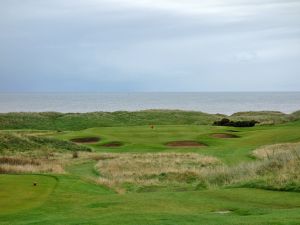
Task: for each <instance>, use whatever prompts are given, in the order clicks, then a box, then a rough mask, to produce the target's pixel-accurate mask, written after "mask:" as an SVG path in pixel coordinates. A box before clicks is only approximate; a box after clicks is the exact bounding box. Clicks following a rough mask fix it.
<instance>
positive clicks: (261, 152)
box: [252, 142, 300, 159]
mask: <svg viewBox="0 0 300 225" xmlns="http://www.w3.org/2000/svg"><path fill="white" fill-rule="evenodd" d="M298 149H300V142H299V143H284V144H274V145H266V146H262V147H260V148H258V149H256V150H254V151H253V152H252V155H253V156H254V157H255V158H258V159H265V158H272V157H273V156H274V155H277V154H281V153H285V152H290V151H297V150H298Z"/></svg>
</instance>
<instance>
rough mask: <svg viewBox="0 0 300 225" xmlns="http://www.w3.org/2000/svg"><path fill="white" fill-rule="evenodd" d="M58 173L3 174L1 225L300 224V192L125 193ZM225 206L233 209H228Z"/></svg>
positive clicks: (1, 181)
mask: <svg viewBox="0 0 300 225" xmlns="http://www.w3.org/2000/svg"><path fill="white" fill-rule="evenodd" d="M56 177H57V182H56V181H55V179H51V178H47V177H45V176H36V175H33V176H29V175H22V176H20V175H1V176H0V185H1V188H0V190H1V191H0V195H1V199H2V200H1V201H2V202H1V206H0V207H1V211H0V218H1V225H12V224H13V225H21V224H22V225H24V224H44V225H48V224H49V225H61V224H64V225H71V224H89V225H96V224H101V225H109V224H122V225H149V224H151V225H173V224H183V225H191V224H197V225H207V224H208V225H210V224H211V225H215V224H222V225H229V224H230V225H237V224H239V225H240V224H243V225H280V224H292V225H296V224H298V222H299V212H300V209H299V207H300V205H299V202H300V201H299V200H300V196H299V194H298V193H292V192H290V193H288V192H274V191H267V190H257V189H248V188H234V189H215V190H205V191H185V192H147V193H130V194H123V195H120V194H116V193H113V192H111V191H109V190H107V189H104V188H101V187H99V186H98V185H95V184H92V183H87V182H83V181H82V180H80V179H78V178H77V177H72V176H67V175H63V176H56ZM33 181H35V182H37V183H38V184H40V186H37V188H40V189H35V188H36V187H33V186H32V182H33ZM13 187H17V188H13ZM2 190H4V191H2ZM27 193H28V194H27ZM16 194H17V196H16ZM18 196H19V197H18ZM3 200H4V201H3ZM224 211H225V212H228V213H225V214H223V213H222V212H224Z"/></svg>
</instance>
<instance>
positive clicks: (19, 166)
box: [0, 156, 64, 174]
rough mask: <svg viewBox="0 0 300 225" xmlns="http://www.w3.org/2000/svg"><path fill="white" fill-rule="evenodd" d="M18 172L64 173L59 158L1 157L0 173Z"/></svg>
mask: <svg viewBox="0 0 300 225" xmlns="http://www.w3.org/2000/svg"><path fill="white" fill-rule="evenodd" d="M10 173H13V174H16V173H56V174H60V173H64V169H63V167H62V165H61V164H60V163H59V162H58V161H57V160H49V159H44V160H42V159H32V158H28V157H21V156H15V157H7V156H6V157H0V174H10Z"/></svg>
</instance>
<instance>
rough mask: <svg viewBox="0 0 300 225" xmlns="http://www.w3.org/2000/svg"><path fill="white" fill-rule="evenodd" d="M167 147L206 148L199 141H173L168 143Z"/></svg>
mask: <svg viewBox="0 0 300 225" xmlns="http://www.w3.org/2000/svg"><path fill="white" fill-rule="evenodd" d="M166 146H169V147H204V146H206V145H205V144H202V143H200V142H197V141H172V142H168V143H167V144H166Z"/></svg>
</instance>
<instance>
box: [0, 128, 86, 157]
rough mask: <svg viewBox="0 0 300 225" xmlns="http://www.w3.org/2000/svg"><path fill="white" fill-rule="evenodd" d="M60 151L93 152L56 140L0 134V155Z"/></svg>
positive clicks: (15, 134)
mask: <svg viewBox="0 0 300 225" xmlns="http://www.w3.org/2000/svg"><path fill="white" fill-rule="evenodd" d="M59 151H61V152H64V151H91V149H90V148H88V147H86V146H82V145H77V144H74V143H71V142H69V141H63V140H58V139H54V138H47V137H41V136H34V135H32V134H29V135H27V134H24V133H16V132H0V155H4V154H6V155H14V154H16V153H19V152H23V153H37V154H49V153H50V152H59Z"/></svg>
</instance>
